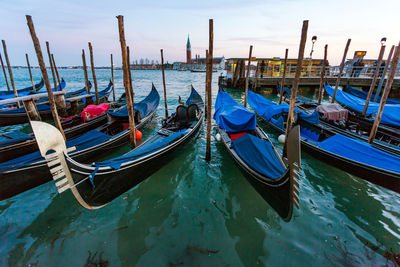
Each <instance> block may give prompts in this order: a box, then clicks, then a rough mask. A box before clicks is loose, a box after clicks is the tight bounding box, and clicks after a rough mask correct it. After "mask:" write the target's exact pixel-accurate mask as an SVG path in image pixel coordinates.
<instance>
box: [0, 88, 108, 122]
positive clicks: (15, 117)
mask: <svg viewBox="0 0 400 267" xmlns="http://www.w3.org/2000/svg"><path fill="white" fill-rule="evenodd" d="M111 90H112V82H111V81H110V82H109V84H108V86H107V87H106V88H105V89H103V90H101V91H99V99H100V103H103V102H105V101H107V99H108V96H109V95H110V93H111ZM79 94H86V93H84V92H83V91H82V89H80V90H78V91H77V92H76V95H79ZM72 96H75V94H74V95H70V97H72ZM92 99H95V97H93V98H92ZM66 104H67V113H69V112H70V106H69V103H68V100H67V101H66ZM85 106H86V101H85V99H82V101H81V102H80V103H79V107H78V109H82V108H83V107H85ZM36 107H37V109H38V111H39V114H40V117H41V118H42V120H51V119H52V118H53V116H52V114H51V110H50V106H49V105H48V104H43V103H42V104H40V103H39V104H38V105H36ZM69 115H75V114H69ZM28 122H29V119H28V116H27V115H26V111H25V109H24V108H12V109H0V127H2V126H9V125H15V124H21V123H28Z"/></svg>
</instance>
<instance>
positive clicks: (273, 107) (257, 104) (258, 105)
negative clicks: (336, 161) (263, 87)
mask: <svg viewBox="0 0 400 267" xmlns="http://www.w3.org/2000/svg"><path fill="white" fill-rule="evenodd" d="M247 99H248V101H249V104H250V106H251V107H252V108H253V109H254V110H255V111H256V112H257V114H258V115H260V116H261V117H263V118H264V119H265V120H266V121H267V122H272V123H274V124H275V125H277V126H278V127H280V128H283V127H284V125H283V122H284V121H283V118H282V116H278V117H276V115H279V114H282V113H288V112H289V105H288V104H286V103H284V104H280V105H278V104H276V103H274V102H272V101H270V100H268V99H266V98H265V97H263V96H262V95H259V94H257V93H254V92H252V91H249V92H248V97H247ZM295 112H296V113H297V114H298V116H300V118H302V119H303V120H305V121H308V122H310V123H312V124H319V114H318V112H316V111H314V112H313V113H312V114H307V113H305V112H304V111H302V110H301V109H299V108H295Z"/></svg>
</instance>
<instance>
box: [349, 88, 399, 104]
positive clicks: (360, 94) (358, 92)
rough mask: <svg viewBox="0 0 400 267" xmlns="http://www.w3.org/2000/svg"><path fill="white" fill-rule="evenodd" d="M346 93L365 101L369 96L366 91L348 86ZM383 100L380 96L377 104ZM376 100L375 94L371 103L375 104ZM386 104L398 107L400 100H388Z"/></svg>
mask: <svg viewBox="0 0 400 267" xmlns="http://www.w3.org/2000/svg"><path fill="white" fill-rule="evenodd" d="M345 91H346V92H348V93H350V94H352V95H354V96H357V97H358V98H361V99H364V100H366V99H367V96H368V93H367V92H364V91H361V90H357V89H355V88H353V87H351V86H347V89H346V90H345ZM381 98H382V97H381V96H378V99H377V103H379V102H380V101H381ZM374 99H375V94H372V95H371V100H370V101H371V102H372V101H373V102H375V101H374ZM386 103H387V104H397V105H399V104H400V100H397V99H391V98H388V99H386Z"/></svg>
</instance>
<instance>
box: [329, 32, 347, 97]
mask: <svg viewBox="0 0 400 267" xmlns="http://www.w3.org/2000/svg"><path fill="white" fill-rule="evenodd" d="M350 42H351V39H348V40H347V43H346V47H345V48H344V53H343V58H342V62H341V63H340V67H339V74H338V77H337V79H336V83H335V91H334V92H333V96H332V103H335V98H336V93H337V90H338V88H339V85H340V79H341V78H342V73H343V69H344V63H345V61H346V57H347V52H348V51H349V46H350Z"/></svg>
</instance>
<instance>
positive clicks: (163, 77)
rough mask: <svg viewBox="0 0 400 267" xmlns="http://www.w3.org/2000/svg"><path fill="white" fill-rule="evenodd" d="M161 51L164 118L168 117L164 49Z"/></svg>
mask: <svg viewBox="0 0 400 267" xmlns="http://www.w3.org/2000/svg"><path fill="white" fill-rule="evenodd" d="M160 52H161V72H162V81H163V87H164V105H165V118H168V104H167V87H166V86H165V73H164V51H163V49H161V50H160Z"/></svg>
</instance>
